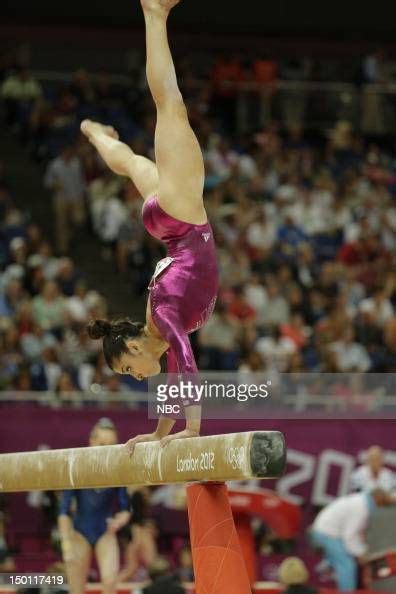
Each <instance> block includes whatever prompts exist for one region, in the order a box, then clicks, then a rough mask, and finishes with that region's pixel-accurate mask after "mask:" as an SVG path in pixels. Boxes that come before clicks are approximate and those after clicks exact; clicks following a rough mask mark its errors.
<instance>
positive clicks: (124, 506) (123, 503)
mask: <svg viewBox="0 0 396 594" xmlns="http://www.w3.org/2000/svg"><path fill="white" fill-rule="evenodd" d="M117 496H118V509H119V511H131V506H130V502H129V497H128V493H127V490H126V489H125V487H119V488H118V489H117Z"/></svg>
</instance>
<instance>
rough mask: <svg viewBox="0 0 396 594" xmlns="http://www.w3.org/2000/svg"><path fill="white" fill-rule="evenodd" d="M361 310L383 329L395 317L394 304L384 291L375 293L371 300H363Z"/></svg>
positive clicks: (380, 290)
mask: <svg viewBox="0 0 396 594" xmlns="http://www.w3.org/2000/svg"><path fill="white" fill-rule="evenodd" d="M359 309H360V311H361V312H362V313H364V314H367V315H369V316H370V318H371V319H372V320H373V321H374V322H375V323H376V324H377V325H378V326H380V327H381V328H383V327H384V326H385V324H386V322H389V320H391V319H392V318H393V316H394V313H393V307H392V304H391V302H390V300H389V299H388V298H387V296H386V294H385V291H384V290H383V289H378V290H377V291H375V293H374V295H373V296H372V297H370V298H369V299H363V301H362V302H361V303H360V308H359Z"/></svg>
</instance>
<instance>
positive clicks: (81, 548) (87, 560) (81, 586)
mask: <svg viewBox="0 0 396 594" xmlns="http://www.w3.org/2000/svg"><path fill="white" fill-rule="evenodd" d="M91 555H92V547H91V545H90V544H89V542H88V541H87V540H86V539H85V538H84V536H83V535H82V534H80V533H79V532H76V531H73V533H72V537H71V539H70V543H69V549H68V550H67V551H64V552H63V560H64V562H65V567H66V575H67V581H68V584H69V591H70V594H84V592H85V586H86V583H87V581H88V572H89V567H90V565H91Z"/></svg>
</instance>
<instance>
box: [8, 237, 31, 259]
mask: <svg viewBox="0 0 396 594" xmlns="http://www.w3.org/2000/svg"><path fill="white" fill-rule="evenodd" d="M10 252H11V260H12V262H15V263H16V264H22V265H24V264H25V262H26V257H27V246H26V240H25V239H24V238H23V237H14V239H12V240H11V241H10Z"/></svg>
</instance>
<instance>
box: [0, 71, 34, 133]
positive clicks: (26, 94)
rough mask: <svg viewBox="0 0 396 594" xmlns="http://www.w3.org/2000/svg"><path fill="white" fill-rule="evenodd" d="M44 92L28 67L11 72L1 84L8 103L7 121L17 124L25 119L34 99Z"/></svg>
mask: <svg viewBox="0 0 396 594" xmlns="http://www.w3.org/2000/svg"><path fill="white" fill-rule="evenodd" d="M41 94H42V89H41V85H40V84H39V83H38V82H37V81H36V80H35V79H34V78H33V76H32V75H31V74H30V72H29V71H28V70H27V69H26V68H19V69H18V70H17V71H16V72H15V74H10V75H9V76H8V77H7V78H6V79H5V80H4V82H3V84H2V86H1V96H2V97H3V99H4V101H5V105H6V121H7V123H8V124H11V125H15V124H17V123H18V122H20V121H21V120H24V119H25V117H26V114H27V112H28V110H29V109H30V108H31V107H32V104H33V102H34V101H36V100H37V99H39V98H40V97H41Z"/></svg>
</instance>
